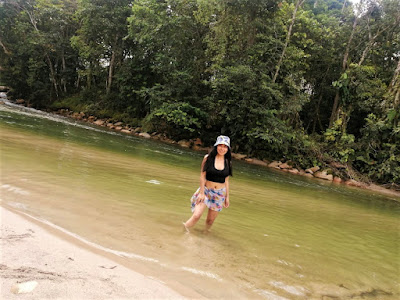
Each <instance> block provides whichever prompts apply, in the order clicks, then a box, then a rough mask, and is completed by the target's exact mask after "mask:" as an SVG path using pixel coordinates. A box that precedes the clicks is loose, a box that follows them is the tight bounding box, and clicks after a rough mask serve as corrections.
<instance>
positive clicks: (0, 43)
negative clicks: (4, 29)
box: [0, 38, 11, 55]
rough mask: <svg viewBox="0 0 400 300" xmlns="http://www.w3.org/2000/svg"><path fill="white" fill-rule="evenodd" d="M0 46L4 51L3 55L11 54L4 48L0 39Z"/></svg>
mask: <svg viewBox="0 0 400 300" xmlns="http://www.w3.org/2000/svg"><path fill="white" fill-rule="evenodd" d="M0 46H1V48H3V51H4V53H5V54H7V55H8V54H11V52H10V51H8V49H7V48H6V46H4V44H3V42H2V41H1V38H0Z"/></svg>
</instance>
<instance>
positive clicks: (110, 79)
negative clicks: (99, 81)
mask: <svg viewBox="0 0 400 300" xmlns="http://www.w3.org/2000/svg"><path fill="white" fill-rule="evenodd" d="M114 63H115V51H113V52H112V55H111V60H110V66H109V69H108V80H107V90H106V92H107V95H108V94H110V91H111V84H112V78H113V71H114Z"/></svg>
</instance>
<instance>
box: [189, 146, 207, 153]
mask: <svg viewBox="0 0 400 300" xmlns="http://www.w3.org/2000/svg"><path fill="white" fill-rule="evenodd" d="M192 149H193V150H195V151H205V152H208V148H205V147H201V146H198V145H193V147H192Z"/></svg>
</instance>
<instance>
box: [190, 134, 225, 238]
mask: <svg viewBox="0 0 400 300" xmlns="http://www.w3.org/2000/svg"><path fill="white" fill-rule="evenodd" d="M229 175H231V176H232V163H231V145H230V139H229V137H227V136H224V135H220V136H219V137H218V138H217V141H216V142H215V144H214V149H213V150H212V151H211V152H210V153H209V154H208V155H206V156H204V159H203V162H202V163H201V172H200V187H199V188H198V189H197V191H196V192H195V193H194V195H193V196H192V198H191V199H190V201H191V203H192V212H193V215H192V216H191V217H190V219H189V220H187V221H186V222H185V223H183V226H185V229H186V230H187V231H189V228H190V227H193V226H194V225H195V224H196V223H197V221H198V220H199V219H200V217H201V216H202V214H203V212H204V210H205V209H206V207H207V208H208V214H207V220H206V230H209V229H210V227H211V225H212V224H213V223H214V220H215V218H216V217H217V216H218V212H220V211H221V210H222V207H225V208H227V207H229Z"/></svg>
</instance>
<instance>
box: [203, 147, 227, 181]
mask: <svg viewBox="0 0 400 300" xmlns="http://www.w3.org/2000/svg"><path fill="white" fill-rule="evenodd" d="M217 147H218V145H217V146H214V147H213V148H212V149H211V151H210V153H208V157H207V160H206V163H205V164H204V167H203V172H204V171H207V170H208V168H209V167H210V165H211V164H212V163H214V160H215V157H216V156H217V154H218V151H217ZM225 160H226V161H227V165H228V166H229V175H230V176H232V153H231V149H230V148H229V147H228V152H226V153H225Z"/></svg>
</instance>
